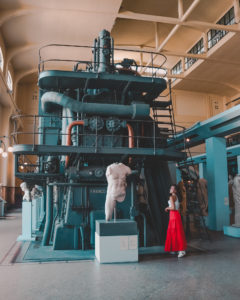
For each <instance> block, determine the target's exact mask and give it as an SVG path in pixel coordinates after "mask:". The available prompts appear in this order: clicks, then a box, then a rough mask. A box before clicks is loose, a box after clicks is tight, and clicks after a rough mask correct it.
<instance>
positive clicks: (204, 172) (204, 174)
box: [198, 162, 207, 179]
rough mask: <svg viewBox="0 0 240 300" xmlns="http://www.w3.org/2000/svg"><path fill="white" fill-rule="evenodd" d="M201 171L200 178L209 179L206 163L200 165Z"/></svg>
mask: <svg viewBox="0 0 240 300" xmlns="http://www.w3.org/2000/svg"><path fill="white" fill-rule="evenodd" d="M198 169H199V178H205V179H206V178H207V165H206V163H205V162H202V163H200V164H199V165H198Z"/></svg>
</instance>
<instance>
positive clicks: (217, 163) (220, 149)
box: [205, 137, 229, 231]
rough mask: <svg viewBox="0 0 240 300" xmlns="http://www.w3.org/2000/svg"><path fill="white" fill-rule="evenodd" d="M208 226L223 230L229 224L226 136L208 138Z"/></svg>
mask: <svg viewBox="0 0 240 300" xmlns="http://www.w3.org/2000/svg"><path fill="white" fill-rule="evenodd" d="M205 142H206V155H207V181H208V226H209V229H212V230H219V231H221V230H223V226H224V225H229V200H228V170H227V151H226V140H225V138H218V137H212V138H209V139H206V141H205Z"/></svg>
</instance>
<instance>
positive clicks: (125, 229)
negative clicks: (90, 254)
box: [95, 220, 138, 263]
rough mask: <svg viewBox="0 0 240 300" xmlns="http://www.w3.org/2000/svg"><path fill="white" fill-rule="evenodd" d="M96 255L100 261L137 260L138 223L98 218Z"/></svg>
mask: <svg viewBox="0 0 240 300" xmlns="http://www.w3.org/2000/svg"><path fill="white" fill-rule="evenodd" d="M95 256H96V258H97V260H98V261H99V262H100V263H119V262H137V261H138V233H137V223H136V222H135V221H131V220H116V221H109V222H106V221H105V220H97V221H96V232H95Z"/></svg>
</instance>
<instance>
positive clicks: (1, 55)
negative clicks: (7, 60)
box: [0, 47, 4, 71]
mask: <svg viewBox="0 0 240 300" xmlns="http://www.w3.org/2000/svg"><path fill="white" fill-rule="evenodd" d="M3 64H4V60H3V53H2V49H1V47H0V68H1V70H2V71H3Z"/></svg>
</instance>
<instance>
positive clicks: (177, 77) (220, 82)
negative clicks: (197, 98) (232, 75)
mask: <svg viewBox="0 0 240 300" xmlns="http://www.w3.org/2000/svg"><path fill="white" fill-rule="evenodd" d="M167 78H169V79H171V78H176V79H181V80H189V81H198V82H206V83H212V84H217V85H221V86H226V87H228V88H231V89H233V90H235V91H236V92H238V93H239V92H240V87H238V86H235V85H232V84H229V83H226V82H223V81H214V80H211V79H202V78H194V77H189V76H186V75H185V73H184V72H183V73H180V74H167Z"/></svg>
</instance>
